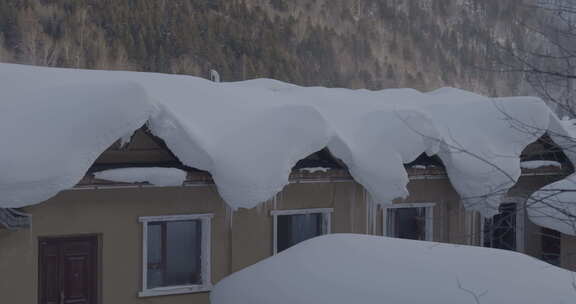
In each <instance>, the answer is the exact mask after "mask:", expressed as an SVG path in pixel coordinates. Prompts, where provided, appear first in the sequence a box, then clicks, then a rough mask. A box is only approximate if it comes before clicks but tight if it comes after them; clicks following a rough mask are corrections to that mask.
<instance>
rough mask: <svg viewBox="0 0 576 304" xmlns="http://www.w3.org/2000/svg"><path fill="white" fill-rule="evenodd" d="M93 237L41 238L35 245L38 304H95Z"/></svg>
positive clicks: (95, 266)
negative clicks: (38, 244) (37, 248)
mask: <svg viewBox="0 0 576 304" xmlns="http://www.w3.org/2000/svg"><path fill="white" fill-rule="evenodd" d="M97 254H98V239H97V238H96V236H89V237H69V238H45V239H41V240H40V246H39V265H38V269H39V276H38V285H39V294H38V295H39V303H40V304H97V303H96V295H97V288H98V283H97V282H98V281H97V279H98V273H97V270H98V268H97V261H98V257H97Z"/></svg>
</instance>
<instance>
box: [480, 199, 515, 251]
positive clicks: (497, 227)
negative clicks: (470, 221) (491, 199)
mask: <svg viewBox="0 0 576 304" xmlns="http://www.w3.org/2000/svg"><path fill="white" fill-rule="evenodd" d="M484 246H485V247H491V248H499V249H506V250H516V204H515V203H507V204H502V205H500V213H499V214H497V215H495V216H493V217H492V218H491V219H486V220H485V221H484Z"/></svg>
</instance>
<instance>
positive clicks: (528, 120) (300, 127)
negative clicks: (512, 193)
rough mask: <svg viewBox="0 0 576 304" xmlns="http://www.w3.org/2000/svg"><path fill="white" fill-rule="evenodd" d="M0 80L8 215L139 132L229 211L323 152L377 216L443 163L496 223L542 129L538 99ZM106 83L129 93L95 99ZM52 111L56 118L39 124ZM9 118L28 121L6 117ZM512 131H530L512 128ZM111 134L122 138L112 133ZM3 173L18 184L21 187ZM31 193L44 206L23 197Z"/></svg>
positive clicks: (128, 75)
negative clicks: (205, 177) (418, 168)
mask: <svg viewBox="0 0 576 304" xmlns="http://www.w3.org/2000/svg"><path fill="white" fill-rule="evenodd" d="M0 76H1V77H2V80H3V81H2V82H1V83H0V102H1V104H2V105H1V106H3V107H11V108H13V109H12V112H10V111H2V112H0V121H2V122H1V123H4V126H5V127H6V128H4V129H3V130H8V129H12V130H17V131H15V132H3V133H2V134H1V135H0V136H1V138H0V139H1V140H3V143H6V144H8V145H10V146H11V150H12V153H6V152H5V151H0V168H4V167H3V166H11V167H9V168H10V170H9V171H6V170H2V171H0V172H1V173H0V174H2V176H0V189H9V190H5V191H12V195H11V196H2V195H0V206H12V207H13V206H22V205H27V204H34V203H38V202H41V201H42V200H44V199H46V198H47V197H48V196H49V195H48V194H49V193H55V192H57V190H58V189H60V190H62V189H65V188H67V187H70V186H71V185H72V184H73V181H74V180H76V181H77V180H79V177H80V176H81V175H82V174H83V173H84V172H85V170H86V168H87V167H88V166H89V164H90V162H91V161H93V160H94V155H97V154H99V153H101V152H102V151H103V149H104V148H103V147H104V144H102V145H99V144H96V142H98V143H100V141H98V140H96V139H97V138H99V136H103V135H102V134H106V135H105V137H106V139H109V140H106V141H103V142H106V144H110V143H111V142H112V141H113V140H112V139H113V137H115V138H116V139H118V138H121V137H122V136H124V135H125V134H127V133H129V132H130V131H133V129H134V126H138V125H141V124H142V123H143V122H144V121H146V120H148V126H149V128H150V130H151V131H152V132H153V133H154V134H155V135H157V136H158V137H160V138H162V139H163V140H164V141H165V142H166V144H167V146H168V147H169V148H170V150H171V151H172V152H173V153H174V154H175V155H176V156H177V157H178V158H179V159H180V160H181V161H182V162H183V163H184V164H185V165H187V166H190V167H195V168H198V169H202V170H206V171H209V172H210V173H211V174H212V176H213V178H214V181H215V183H216V184H217V186H218V191H219V193H220V194H221V195H222V197H223V198H224V200H226V201H227V202H228V204H229V205H230V206H232V207H233V208H239V207H246V208H250V207H254V206H256V205H257V204H258V203H260V202H263V201H266V200H268V199H270V198H271V197H273V196H274V195H275V194H276V193H277V192H279V191H280V190H282V188H283V187H284V186H285V185H286V184H288V177H289V174H290V172H291V169H292V167H293V166H294V165H295V163H296V162H297V161H298V160H300V159H302V158H304V157H306V156H308V155H310V154H312V153H313V152H316V151H319V150H321V149H323V148H324V147H328V148H329V150H330V151H331V152H332V153H333V154H334V155H335V156H336V157H338V158H340V159H341V160H342V161H343V162H344V163H345V164H346V165H347V167H348V169H349V170H350V173H351V174H352V175H353V176H354V178H355V179H356V180H357V181H358V182H359V183H361V184H362V185H363V186H364V187H365V188H366V189H367V190H368V191H369V192H370V193H371V194H372V196H373V197H374V198H375V199H376V201H378V202H380V203H384V204H385V203H390V202H391V201H392V200H394V199H396V198H398V197H403V196H406V195H407V194H408V193H407V190H406V184H407V183H408V181H409V179H408V176H407V173H406V170H405V168H404V166H403V164H404V163H410V162H412V161H413V160H415V159H416V158H417V157H418V156H419V155H421V154H422V153H428V154H429V155H431V154H435V153H438V154H439V156H440V157H441V158H442V161H443V162H444V164H445V165H446V169H447V171H448V174H449V177H450V179H451V182H452V184H453V185H454V187H455V188H456V190H457V191H458V192H459V193H460V195H461V196H462V197H463V198H464V199H465V202H466V203H467V205H468V206H469V207H470V208H473V209H476V210H480V211H482V212H483V213H484V214H485V215H491V214H493V213H494V210H497V208H494V207H495V205H497V204H498V203H499V202H500V201H499V199H498V198H497V197H496V196H494V195H493V194H494V193H495V192H496V193H500V192H505V190H507V188H508V187H510V186H511V185H513V184H514V183H515V181H516V180H517V179H518V177H519V176H520V166H519V163H520V161H519V155H520V153H521V151H522V150H523V149H524V147H525V146H526V145H528V144H529V143H531V142H533V141H534V140H536V139H537V138H538V137H539V136H540V135H541V134H542V133H543V132H544V130H545V129H546V128H547V127H548V119H549V114H548V112H549V110H548V108H547V107H546V106H545V105H544V104H543V103H542V102H541V101H540V100H539V99H537V98H530V97H522V98H520V97H518V98H486V97H483V96H480V95H476V94H473V93H470V92H466V91H461V90H457V89H449V88H445V89H440V90H437V91H434V92H430V93H421V92H418V91H416V90H412V89H390V90H382V91H368V90H349V89H329V88H320V87H309V88H305V87H299V86H295V85H291V84H287V83H283V82H280V81H275V80H270V79H257V80H251V81H243V82H236V83H213V82H209V81H207V80H204V79H201V78H197V77H190V76H179V75H163V74H154V73H135V72H112V71H88V70H71V69H53V68H39V67H31V66H22V65H9V64H0ZM127 82H130V83H135V84H137V85H129V86H128V85H126V84H125V83H127ZM110 83H113V84H114V86H123V87H124V88H125V89H124V90H123V91H122V90H121V92H117V91H118V90H114V89H112V90H108V89H102V88H101V87H99V86H102V85H103V84H110ZM6 92H8V93H6ZM45 92H55V93H54V94H72V95H71V96H70V97H66V98H60V97H58V96H56V97H51V95H50V94H47V93H45ZM74 94H75V95H74ZM77 95H80V96H82V97H85V99H86V102H82V107H80V106H78V107H74V106H73V105H76V104H75V103H74V101H73V100H76V99H78V98H74V97H76V96H77ZM63 99H65V100H63ZM100 99H105V101H104V102H98V101H99V100H100ZM92 103H93V104H94V105H91V104H92ZM39 104H42V107H39V106H37V105H39ZM71 104H72V105H71ZM34 107H38V108H39V109H40V108H43V109H46V111H35V110H34V109H33V108H34ZM31 108H32V109H31ZM30 109H31V110H30ZM94 109H96V110H94ZM48 110H49V111H50V112H52V113H53V114H51V115H45V114H43V113H45V112H48ZM17 112H22V113H23V115H24V114H26V115H28V116H29V119H27V120H16V119H12V118H10V117H11V116H14V113H17ZM42 116H44V117H42ZM146 116H147V117H146ZM48 117H50V118H52V121H58V122H55V123H50V126H49V127H47V128H46V129H44V126H45V125H47V124H48V123H45V124H43V125H41V124H37V123H35V121H42V120H46V118H48ZM510 117H512V118H513V119H510ZM76 118H78V119H76ZM518 122H520V125H523V124H530V125H531V126H533V127H534V129H536V130H537V131H535V132H525V130H522V129H521V128H516V127H514V124H515V123H518ZM125 125H128V126H129V127H124V128H121V127H119V126H125ZM77 126H80V127H77ZM110 128H114V129H115V130H116V129H118V134H116V133H114V134H113V136H112V135H110V134H112V133H111V132H110V131H107V130H109V129H110ZM39 129H42V130H41V131H38V132H37V131H36V130H39ZM19 130H28V131H30V132H28V133H21V132H20V131H19ZM67 132H68V133H73V136H74V137H75V138H76V137H78V138H80V140H79V143H78V145H76V144H73V145H70V144H69V143H68V140H70V137H68V133H67ZM8 133H10V134H8ZM120 133H122V134H120ZM21 135H24V136H25V137H24V138H25V139H22V138H21V137H22V136H21ZM92 135H94V136H92ZM60 136H61V137H62V138H61V139H60V140H55V141H54V144H52V145H51V149H53V150H54V151H53V153H52V154H53V155H52V156H51V154H50V151H48V153H47V151H45V150H43V149H40V148H38V149H29V147H31V146H34V147H38V146H39V145H40V144H39V143H42V141H48V140H51V137H56V138H58V137H60ZM14 138H17V139H14ZM66 138H68V140H67V139H66ZM75 143H76V142H75ZM22 150H26V152H25V153H22V154H18V153H16V152H17V151H22ZM89 156H90V157H89ZM51 157H52V158H51ZM74 158H81V159H83V160H84V161H82V162H81V163H82V165H76V163H75V162H74V161H71V160H68V159H74ZM30 159H34V160H35V161H34V164H35V165H34V166H32V165H31V164H29V163H28V161H29V160H30ZM78 163H80V162H78ZM40 164H47V165H46V166H54V168H52V170H51V171H46V175H47V176H45V177H44V178H42V177H41V176H39V174H38V172H39V171H41V170H36V169H37V168H41V167H42V166H41V165H40ZM57 164H59V165H57ZM60 165H64V166H60ZM33 167H34V168H33ZM11 172H18V174H19V177H18V179H13V178H12V176H11V174H10V173H11ZM63 176H66V177H65V178H64V177H63ZM60 179H66V181H67V182H66V183H62V182H58V181H59V180H60ZM18 180H19V181H20V183H18V182H17V181H18ZM31 185H34V187H36V188H38V189H43V190H37V191H40V192H42V193H43V195H38V196H30V195H29V194H27V193H26V191H28V188H30V186H31ZM46 189H51V190H50V191H47V190H46ZM6 197H7V198H6Z"/></svg>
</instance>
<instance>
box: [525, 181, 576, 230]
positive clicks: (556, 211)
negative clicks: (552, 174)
mask: <svg viewBox="0 0 576 304" xmlns="http://www.w3.org/2000/svg"><path fill="white" fill-rule="evenodd" d="M526 206H527V210H528V216H529V217H530V220H532V222H534V223H536V224H538V225H540V226H543V227H547V228H550V229H554V230H556V231H559V232H562V233H565V234H569V235H576V174H572V175H570V176H568V177H567V178H565V179H563V180H560V181H558V182H555V183H552V184H550V185H546V186H545V187H543V188H542V189H540V190H538V191H536V192H535V193H534V194H532V196H531V197H530V199H529V200H528V201H527V203H526Z"/></svg>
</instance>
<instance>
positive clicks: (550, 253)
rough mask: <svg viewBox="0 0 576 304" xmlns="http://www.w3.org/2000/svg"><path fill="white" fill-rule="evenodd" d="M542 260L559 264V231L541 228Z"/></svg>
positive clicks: (560, 237) (560, 236)
mask: <svg viewBox="0 0 576 304" xmlns="http://www.w3.org/2000/svg"><path fill="white" fill-rule="evenodd" d="M541 233H542V260H543V261H544V262H547V263H550V264H552V265H555V266H560V254H561V239H562V235H561V234H560V232H558V231H556V230H552V229H548V228H542V232H541Z"/></svg>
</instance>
